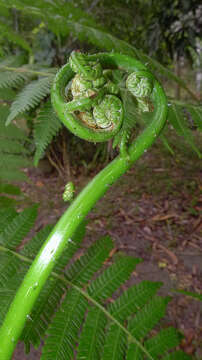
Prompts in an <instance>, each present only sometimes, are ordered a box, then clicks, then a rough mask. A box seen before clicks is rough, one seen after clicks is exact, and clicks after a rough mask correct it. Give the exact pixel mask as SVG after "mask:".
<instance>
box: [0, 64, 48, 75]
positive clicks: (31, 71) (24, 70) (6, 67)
mask: <svg viewBox="0 0 202 360" xmlns="http://www.w3.org/2000/svg"><path fill="white" fill-rule="evenodd" d="M1 69H3V70H7V71H14V72H18V73H30V74H33V75H39V76H54V74H52V73H49V72H45V71H36V70H30V69H29V70H28V69H25V68H23V67H21V68H15V67H10V66H1Z"/></svg>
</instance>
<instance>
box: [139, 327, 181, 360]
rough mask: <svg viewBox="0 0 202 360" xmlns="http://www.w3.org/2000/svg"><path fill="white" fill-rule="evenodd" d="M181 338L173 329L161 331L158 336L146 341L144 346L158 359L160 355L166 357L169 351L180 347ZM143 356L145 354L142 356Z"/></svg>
mask: <svg viewBox="0 0 202 360" xmlns="http://www.w3.org/2000/svg"><path fill="white" fill-rule="evenodd" d="M180 340H181V337H180V335H179V333H178V332H177V331H176V330H175V329H174V328H172V327H169V328H167V329H163V330H161V331H160V332H159V333H158V334H157V335H156V336H153V337H152V338H151V339H149V340H147V341H145V343H144V346H145V347H146V349H147V350H148V351H149V353H150V354H151V355H152V356H153V357H154V359H157V358H158V356H159V355H164V354H165V353H166V352H167V351H168V350H170V349H172V348H175V347H176V346H178V345H179V343H180ZM142 355H143V354H142Z"/></svg>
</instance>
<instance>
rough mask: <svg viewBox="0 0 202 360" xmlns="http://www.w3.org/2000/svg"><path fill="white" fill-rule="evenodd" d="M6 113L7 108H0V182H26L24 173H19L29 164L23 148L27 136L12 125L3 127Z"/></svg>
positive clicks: (25, 150)
mask: <svg viewBox="0 0 202 360" xmlns="http://www.w3.org/2000/svg"><path fill="white" fill-rule="evenodd" d="M8 113H9V107H8V106H6V105H2V106H0V180H2V181H12V180H14V181H16V180H27V176H26V175H25V173H23V172H22V171H20V169H21V168H23V167H28V166H30V163H31V161H30V159H28V153H29V152H28V151H27V149H26V148H25V142H26V140H27V136H26V134H25V132H24V131H23V130H21V129H20V128H18V127H17V126H16V125H14V124H10V125H9V126H5V120H6V118H7V116H8Z"/></svg>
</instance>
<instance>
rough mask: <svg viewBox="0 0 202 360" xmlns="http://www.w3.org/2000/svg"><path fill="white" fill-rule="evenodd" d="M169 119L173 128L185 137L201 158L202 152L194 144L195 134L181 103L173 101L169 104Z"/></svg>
mask: <svg viewBox="0 0 202 360" xmlns="http://www.w3.org/2000/svg"><path fill="white" fill-rule="evenodd" d="M168 121H169V122H170V124H171V125H172V126H173V128H174V129H175V130H176V132H177V133H178V134H179V135H180V136H183V137H184V139H185V140H186V142H187V143H188V144H189V145H190V146H191V148H192V149H193V150H194V151H195V152H196V153H197V155H198V156H199V158H201V157H202V154H201V153H200V151H199V149H198V148H197V147H196V145H195V144H194V140H193V135H192V133H191V130H190V129H189V127H188V125H187V119H186V117H185V115H184V114H183V112H182V109H181V107H180V106H179V105H176V104H174V103H173V104H172V105H171V106H169V111H168Z"/></svg>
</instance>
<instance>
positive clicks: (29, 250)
mask: <svg viewBox="0 0 202 360" xmlns="http://www.w3.org/2000/svg"><path fill="white" fill-rule="evenodd" d="M52 228H53V225H46V226H45V227H44V228H43V229H41V230H40V231H39V232H38V233H37V234H36V235H35V236H34V237H33V238H32V239H31V240H30V241H29V242H28V243H27V244H25V245H24V247H23V249H22V250H20V254H21V255H23V256H26V257H30V258H34V257H35V256H36V255H37V253H38V251H39V249H40V248H41V246H42V245H43V243H44V241H45V240H46V239H47V237H48V235H49V234H50V232H51V230H52Z"/></svg>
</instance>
